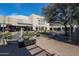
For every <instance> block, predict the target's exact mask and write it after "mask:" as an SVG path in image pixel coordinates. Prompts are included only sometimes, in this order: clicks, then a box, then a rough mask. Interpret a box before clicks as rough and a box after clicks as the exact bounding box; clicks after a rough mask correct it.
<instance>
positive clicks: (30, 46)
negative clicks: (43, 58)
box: [26, 45, 37, 50]
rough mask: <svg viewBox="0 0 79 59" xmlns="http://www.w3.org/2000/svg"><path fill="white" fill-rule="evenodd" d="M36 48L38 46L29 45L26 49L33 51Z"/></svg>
mask: <svg viewBox="0 0 79 59" xmlns="http://www.w3.org/2000/svg"><path fill="white" fill-rule="evenodd" d="M36 47H37V46H36V45H29V46H27V47H26V49H28V50H31V49H33V48H36Z"/></svg>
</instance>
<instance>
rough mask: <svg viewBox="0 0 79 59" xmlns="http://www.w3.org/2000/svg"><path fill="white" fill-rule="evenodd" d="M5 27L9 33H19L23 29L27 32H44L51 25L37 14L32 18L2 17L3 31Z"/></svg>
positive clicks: (1, 25)
mask: <svg viewBox="0 0 79 59" xmlns="http://www.w3.org/2000/svg"><path fill="white" fill-rule="evenodd" d="M3 27H4V28H5V30H9V31H19V30H21V28H24V30H25V31H44V30H49V28H50V26H49V23H47V22H46V21H45V20H44V17H43V16H39V15H36V14H32V15H30V16H24V15H10V16H0V30H1V31H2V29H3Z"/></svg>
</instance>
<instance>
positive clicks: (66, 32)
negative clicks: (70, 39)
mask: <svg viewBox="0 0 79 59" xmlns="http://www.w3.org/2000/svg"><path fill="white" fill-rule="evenodd" d="M64 27H65V36H67V25H66V24H65V25H64Z"/></svg>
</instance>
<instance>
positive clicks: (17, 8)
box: [0, 3, 48, 15]
mask: <svg viewBox="0 0 79 59" xmlns="http://www.w3.org/2000/svg"><path fill="white" fill-rule="evenodd" d="M47 5H48V4H47V3H0V15H13V14H16V15H30V14H32V13H35V14H38V15H41V8H42V7H43V6H47Z"/></svg>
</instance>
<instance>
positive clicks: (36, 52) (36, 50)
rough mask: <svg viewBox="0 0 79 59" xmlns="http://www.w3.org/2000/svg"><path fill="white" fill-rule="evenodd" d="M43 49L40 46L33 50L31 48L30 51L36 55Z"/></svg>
mask: <svg viewBox="0 0 79 59" xmlns="http://www.w3.org/2000/svg"><path fill="white" fill-rule="evenodd" d="M42 51H43V50H42V49H40V48H39V47H37V48H35V49H32V50H29V52H30V53H31V54H32V55H36V54H39V53H41V52H42Z"/></svg>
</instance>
